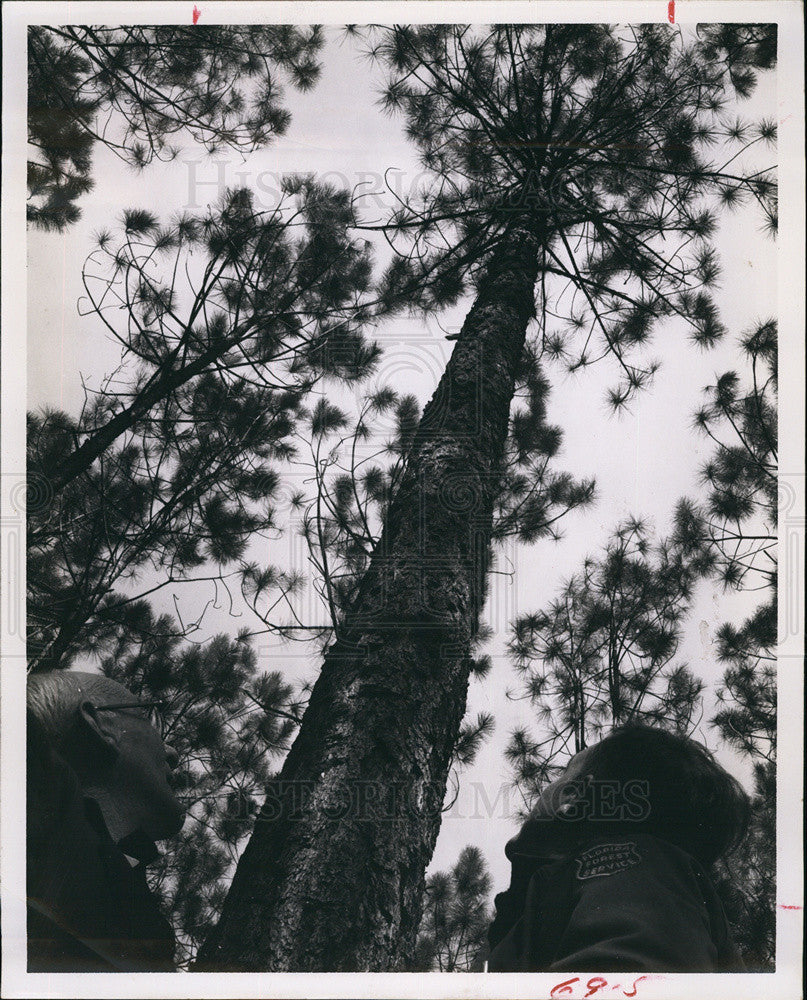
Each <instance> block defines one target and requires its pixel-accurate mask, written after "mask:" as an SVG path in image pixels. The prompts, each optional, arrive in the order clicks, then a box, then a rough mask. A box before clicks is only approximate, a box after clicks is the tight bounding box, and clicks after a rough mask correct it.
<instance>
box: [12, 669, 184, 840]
mask: <svg viewBox="0 0 807 1000" xmlns="http://www.w3.org/2000/svg"><path fill="white" fill-rule="evenodd" d="M28 710H29V711H30V712H31V713H32V714H33V715H34V716H35V718H36V719H37V721H38V722H39V724H40V725H41V727H42V729H43V730H44V732H45V734H46V735H47V736H48V738H49V739H50V741H51V743H52V745H53V747H54V749H56V750H57V751H58V752H59V753H60V754H61V755H62V756H63V757H64V758H65V759H66V760H67V761H68V763H69V764H71V766H72V767H73V769H74V770H75V772H76V774H77V776H78V779H79V781H80V783H81V785H82V788H83V790H84V792H85V794H86V795H88V796H90V797H92V798H94V799H96V801H97V802H98V804H99V806H100V808H101V812H102V814H103V816H104V819H105V821H106V823H107V826H108V827H109V831H110V833H111V834H112V836H113V838H114V839H115V840H120V839H122V838H123V837H125V836H127V835H129V834H132V833H143V834H145V835H146V836H148V837H149V838H151V839H152V840H162V839H164V838H166V837H170V836H172V835H173V834H174V833H176V832H177V831H178V830H179V829H180V827H181V826H182V822H183V817H184V811H185V810H184V807H183V806H182V804H181V803H180V802H179V800H178V799H177V797H176V795H175V794H174V792H173V791H172V789H171V783H170V773H171V769H172V768H173V767H175V766H176V762H177V755H176V753H175V751H174V750H173V749H172V748H171V747H170V746H168V745H166V744H165V743H163V740H162V737H161V735H160V733H158V732H157V730H156V729H155V728H154V726H153V725H152V723H151V720H150V718H149V711H148V707H147V706H145V705H143V703H142V702H140V700H139V699H138V698H137V697H136V696H135V695H133V694H132V692H131V691H129V690H127V689H126V688H125V687H123V686H122V685H121V684H118V683H116V682H115V681H112V680H110V679H109V678H108V677H104V676H102V675H101V674H89V673H81V672H79V671H72V670H66V671H53V672H52V673H48V674H34V675H32V676H31V677H29V679H28Z"/></svg>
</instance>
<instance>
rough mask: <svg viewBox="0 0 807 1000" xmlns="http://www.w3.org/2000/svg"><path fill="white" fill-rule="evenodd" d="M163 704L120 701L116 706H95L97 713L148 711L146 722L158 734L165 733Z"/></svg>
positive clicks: (157, 702)
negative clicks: (132, 710)
mask: <svg viewBox="0 0 807 1000" xmlns="http://www.w3.org/2000/svg"><path fill="white" fill-rule="evenodd" d="M164 704H165V702H162V701H122V702H120V704H116V705H96V706H95V710H96V711H97V712H119V711H121V710H122V709H126V708H145V709H148V710H149V711H148V720H149V722H150V723H151V724H152V726H154V728H155V729H156V730H157V732H158V733H159V734H160V736H163V734H164V733H165V728H164V721H163V713H162V709H163V706H164Z"/></svg>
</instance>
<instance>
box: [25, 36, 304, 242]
mask: <svg viewBox="0 0 807 1000" xmlns="http://www.w3.org/2000/svg"><path fill="white" fill-rule="evenodd" d="M321 46H322V33H321V30H320V28H319V27H317V26H305V27H303V26H301V27H297V26H295V25H289V24H287V25H249V26H239V25H226V26H210V27H206V26H202V25H193V26H180V25H128V26H121V27H105V26H101V25H92V26H90V25H81V26H77V25H58V26H48V27H44V26H41V25H32V26H30V27H29V29H28V90H29V97H28V141H29V143H30V144H31V145H32V146H34V147H35V148H36V150H37V153H36V158H35V159H33V160H31V161H30V162H29V165H28V191H29V202H28V219H29V221H31V222H32V223H33V224H34V225H36V226H38V227H40V228H42V229H50V230H63V229H65V228H66V227H67V226H69V225H71V224H72V223H74V222H75V221H76V220H77V219H78V218H79V215H80V214H81V210H80V208H79V206H78V205H77V204H76V202H77V200H78V198H79V197H80V196H81V195H84V194H86V193H87V191H89V190H90V189H91V188H92V184H93V181H92V176H91V168H92V153H93V149H94V147H95V145H96V144H97V143H102V144H103V145H104V146H106V147H107V148H108V149H110V150H112V151H113V152H115V153H116V154H117V155H118V156H119V157H120V158H121V159H122V160H123V161H124V162H125V163H127V164H128V165H129V166H131V167H134V168H137V169H139V168H142V167H145V166H146V165H148V164H149V163H151V162H152V161H153V160H155V159H157V160H170V159H173V158H174V157H175V156H176V155H177V153H178V152H179V147H178V145H177V140H181V139H182V138H183V137H188V138H190V139H191V140H192V141H194V142H196V143H199V144H200V145H201V146H203V147H204V148H205V149H206V150H207V151H208V152H209V153H214V152H216V151H217V150H219V149H221V148H230V149H235V150H239V151H243V152H248V151H251V150H254V149H257V148H259V147H261V146H264V145H266V144H267V143H268V142H270V141H271V140H272V138H273V136H275V135H282V134H283V133H284V132H285V131H286V129H287V128H288V125H289V121H290V117H291V116H290V114H289V112H288V110H287V109H286V108H285V107H284V106H283V103H282V98H283V90H282V87H281V80H283V79H286V80H288V81H289V82H290V83H291V84H292V85H293V86H294V87H297V88H298V89H300V90H308V89H309V88H310V87H312V86H313V85H314V83H315V82H316V80H317V77H318V75H319V70H320V67H319V64H318V63H317V60H316V55H317V52H318V51H319V49H320V47H321Z"/></svg>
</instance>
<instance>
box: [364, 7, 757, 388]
mask: <svg viewBox="0 0 807 1000" xmlns="http://www.w3.org/2000/svg"><path fill="white" fill-rule="evenodd" d="M775 30H776V26H775V25H773V26H770V25H765V26H756V25H750V26H738V27H737V28H736V30H734V31H727V32H723V33H720V32H714V31H710V30H707V31H705V32H704V33H703V37H702V38H700V39H699V38H690V39H684V40H682V38H681V36H680V35H679V33H678V32H677V31H673V30H671V29H669V28H668V27H666V26H658V25H641V26H634V27H630V28H622V29H619V28H614V27H610V26H607V25H574V24H568V25H495V26H492V27H485V28H481V27H469V26H463V25H423V26H398V27H394V28H392V27H377V28H372V29H369V30H368V41H367V45H368V50H369V52H370V54H371V55H372V56H373V58H374V59H376V60H377V61H378V62H380V63H381V64H382V66H384V67H385V68H386V70H387V73H388V84H387V86H386V89H385V90H384V92H383V94H382V96H381V101H382V105H383V107H384V108H385V109H386V110H388V111H389V112H390V113H391V114H398V115H401V116H402V117H403V119H404V121H405V123H406V130H407V134H408V135H409V137H410V139H411V140H412V142H413V143H414V144H415V145H416V146H417V148H418V150H419V151H420V155H421V162H422V165H423V167H424V168H425V169H426V170H427V171H428V172H429V174H430V176H431V181H430V182H428V183H427V184H426V185H424V186H423V189H422V191H421V192H420V195H419V196H415V197H413V199H411V201H410V202H409V203H408V204H405V205H404V206H403V207H401V208H400V209H399V210H398V211H397V212H396V213H395V214H394V215H393V217H392V218H391V219H390V221H389V223H388V224H387V225H386V227H385V231H386V232H387V233H388V235H389V236H390V239H392V240H393V241H394V242H395V245H396V246H397V247H399V250H400V254H401V256H399V257H397V258H396V259H395V260H393V262H392V264H391V265H390V267H389V269H388V271H387V275H386V278H387V285H386V291H387V296H388V301H389V303H390V305H395V306H397V307H399V308H414V307H420V308H424V309H432V308H434V307H436V306H440V305H443V304H446V303H449V302H452V301H454V300H456V298H457V297H458V296H459V294H460V293H461V292H462V290H463V289H464V288H465V287H466V286H467V285H468V284H474V282H477V281H478V279H479V277H480V276H481V275H482V274H484V273H487V272H488V271H490V268H491V267H495V260H496V252H497V248H499V247H501V246H502V244H503V242H506V241H507V239H508V238H512V236H513V234H514V233H518V232H519V231H529V232H530V233H532V234H533V235H534V237H535V239H536V240H537V242H538V245H539V253H540V257H541V260H540V289H539V292H540V295H539V305H540V308H539V315H540V324H539V325H540V339H541V345H542V347H543V348H544V349H545V350H546V351H547V353H548V355H549V356H550V357H555V358H556V359H558V360H560V361H561V362H562V363H563V364H564V365H565V366H566V367H567V368H568V369H569V370H570V371H575V370H578V369H580V368H584V367H586V366H588V365H590V364H592V363H593V362H594V361H596V360H598V359H599V358H602V357H604V356H611V357H612V358H614V359H616V362H617V364H618V366H619V369H620V372H621V377H620V381H619V384H618V385H617V386H616V387H615V388H614V389H613V390H611V393H610V402H611V404H612V405H613V406H614V407H620V406H622V405H624V403H625V402H626V401H627V400H628V399H629V398H630V397H631V396H632V395H633V393H634V392H635V391H636V390H637V389H639V388H641V387H642V386H644V385H646V384H647V382H648V380H649V379H650V378H651V377H652V375H653V373H654V372H655V370H656V368H657V363H656V362H655V361H654V360H653V359H651V358H648V357H645V356H644V355H641V357H640V358H637V357H636V355H637V349H638V348H640V347H641V346H642V345H646V344H649V342H650V340H651V337H652V333H653V330H654V327H655V325H656V321H657V320H658V319H660V318H662V317H668V316H678V317H680V318H681V319H682V320H683V321H684V322H685V323H686V324H688V326H689V328H690V332H691V336H692V338H693V340H694V341H695V342H696V343H697V344H700V345H702V346H709V345H711V344H713V343H714V342H715V341H716V340H718V339H719V338H720V337H721V336H722V335H723V333H724V327H723V324H722V322H721V320H720V317H719V315H718V311H717V308H716V306H715V303H714V301H713V299H712V296H711V287H712V286H713V285H714V282H715V280H716V279H717V276H718V273H719V263H718V260H717V254H716V250H715V247H714V245H713V243H712V237H713V235H714V232H715V228H716V223H717V210H718V209H719V208H720V207H721V206H731V205H734V204H738V203H740V202H741V201H744V200H747V199H753V200H755V201H756V202H758V203H759V206H760V208H761V210H762V212H763V215H764V217H765V219H766V220H767V222H768V223H769V224H770V225H771V226H772V227H774V226H775V218H776V208H775V178H774V175H773V173H772V171H771V169H770V168H769V166H768V165H767V164H764V163H763V164H762V165H760V163H759V162H757V161H755V160H754V158H753V157H750V158H746V151H747V150H748V149H749V147H752V146H754V145H756V144H759V143H762V144H765V143H767V144H770V143H772V142H774V141H775V134H776V128H775V124H774V123H771V122H766V121H759V122H754V123H748V124H742V123H740V124H739V125H738V123H737V121H736V120H734V119H731V118H730V117H729V115H728V113H727V110H726V107H727V104H728V103H729V99H730V98H731V97H734V95H735V94H737V93H739V94H740V95H741V96H743V95H745V94H746V93H748V92H750V90H751V89H752V87H753V82H754V78H755V77H754V74H755V72H756V70H758V69H759V68H766V67H768V66H770V65H771V64H772V62H773V61H774V59H775ZM550 324H552V325H550ZM555 324H557V325H555Z"/></svg>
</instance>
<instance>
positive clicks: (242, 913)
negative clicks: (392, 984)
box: [196, 229, 541, 972]
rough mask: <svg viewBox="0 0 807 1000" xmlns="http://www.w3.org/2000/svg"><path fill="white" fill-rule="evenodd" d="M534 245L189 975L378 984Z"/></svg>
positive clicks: (494, 289) (442, 723) (477, 583)
mask: <svg viewBox="0 0 807 1000" xmlns="http://www.w3.org/2000/svg"><path fill="white" fill-rule="evenodd" d="M540 243H541V239H540V237H539V235H538V234H537V233H536V232H534V231H531V230H529V229H517V230H515V231H513V232H511V235H510V236H509V238H508V239H506V240H505V241H503V243H502V244H501V245H500V248H499V250H498V252H497V253H496V255H495V257H494V259H493V260H492V262H491V263H490V265H489V267H488V270H487V273H486V276H485V278H484V279H483V280H482V281H481V282H480V285H479V289H478V294H477V297H476V299H475V302H474V305H473V307H472V308H471V310H470V312H469V314H468V316H467V318H466V320H465V323H464V325H463V328H462V331H461V333H460V336H459V338H458V340H457V343H456V345H455V348H454V351H453V353H452V356H451V359H450V361H449V362H448V365H447V367H446V370H445V372H444V374H443V377H442V379H441V381H440V384H439V386H438V388H437V391H436V392H435V395H434V396H433V398H432V399H431V401H430V402H429V403H428V404H427V406H426V408H425V409H424V411H423V416H422V419H421V422H420V426H419V429H418V432H417V435H416V438H415V441H414V444H413V448H412V452H411V455H410V458H409V460H408V464H407V468H406V470H405V472H404V475H403V477H402V481H401V484H400V488H399V491H398V493H397V495H396V496H395V497H394V499H393V501H392V504H391V506H390V509H389V513H388V517H387V523H386V524H385V526H384V530H383V533H382V536H381V539H380V541H379V544H378V545H377V547H376V550H375V552H374V555H373V558H372V561H371V564H370V566H369V568H368V571H367V573H366V574H365V577H364V579H363V580H362V583H361V586H360V590H359V593H358V596H357V599H356V601H355V602H354V604H353V606H352V609H351V612H350V614H349V615H348V616H347V618H346V621H345V623H344V627H343V628H342V629H341V630H340V636H339V638H338V639H337V640H336V641H335V642H334V644H333V645H332V646H331V647H330V648H329V649H328V651H327V653H326V655H325V659H324V664H323V667H322V672H321V674H320V676H319V678H318V680H317V682H316V684H315V686H314V689H313V692H312V694H311V699H310V702H309V705H308V708H307V710H306V713H305V716H304V718H303V720H302V725H301V727H300V731H299V733H298V736H297V738H296V740H295V742H294V745H293V746H292V748H291V750H290V752H289V755H288V757H287V759H286V761H285V764H284V766H283V769H282V771H281V773H280V775H279V776H278V777H277V779H275V781H274V782H273V784H272V785H271V786H270V787H269V789H268V790H267V792H268V795H267V800H266V803H265V805H264V807H263V809H262V811H261V813H260V815H259V817H258V820H257V822H256V825H255V830H254V832H253V835H252V838H251V840H250V842H249V844H248V846H247V848H246V850H245V851H244V854H243V856H242V857H241V859H240V862H239V864H238V868H237V871H236V874H235V877H234V880H233V884H232V887H231V889H230V892H229V895H228V897H227V900H226V902H225V905H224V908H223V912H222V915H221V918H220V921H219V923H218V926H217V927H216V928H215V929H214V930H213V931H212V932H211V934H210V936H209V937H208V940H207V941H206V942H205V945H204V946H203V947H202V949H200V952H199V956H198V961H197V965H196V969H197V971H213V970H222V969H227V970H235V971H257V970H269V971H312V972H313V971H344V972H347V971H395V970H401V969H403V968H404V967H405V962H406V960H407V957H408V956H411V954H412V953H413V949H414V942H415V936H416V933H417V928H418V923H419V920H420V899H421V895H422V892H423V882H424V873H425V869H426V866H427V864H428V862H429V860H430V859H431V856H432V852H433V850H434V845H435V841H436V839H437V834H438V831H439V828H440V821H441V807H442V804H443V798H444V794H445V789H446V781H447V776H448V770H449V767H450V764H451V756H452V751H453V749H454V744H455V741H456V738H457V735H458V732H459V728H460V723H461V720H462V717H463V714H464V711H465V701H466V693H467V687H468V678H469V662H470V643H471V640H472V638H473V636H474V634H475V632H476V629H477V627H478V614H479V611H480V610H481V605H482V603H483V600H484V594H485V578H486V569H487V561H488V551H489V544H490V538H491V525H492V514H493V505H494V501H495V498H496V494H497V488H498V472H499V468H500V463H501V460H502V455H503V448H504V442H505V438H506V434H507V428H508V420H509V412H510V404H511V400H512V397H513V393H514V380H515V373H516V366H517V364H518V361H519V358H520V355H521V352H522V349H523V345H524V340H525V334H526V329H527V324H528V322H529V319H530V317H531V316H532V315H533V313H534V307H535V305H534V295H535V283H536V279H537V272H538V261H539V257H540V254H539V247H540Z"/></svg>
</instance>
